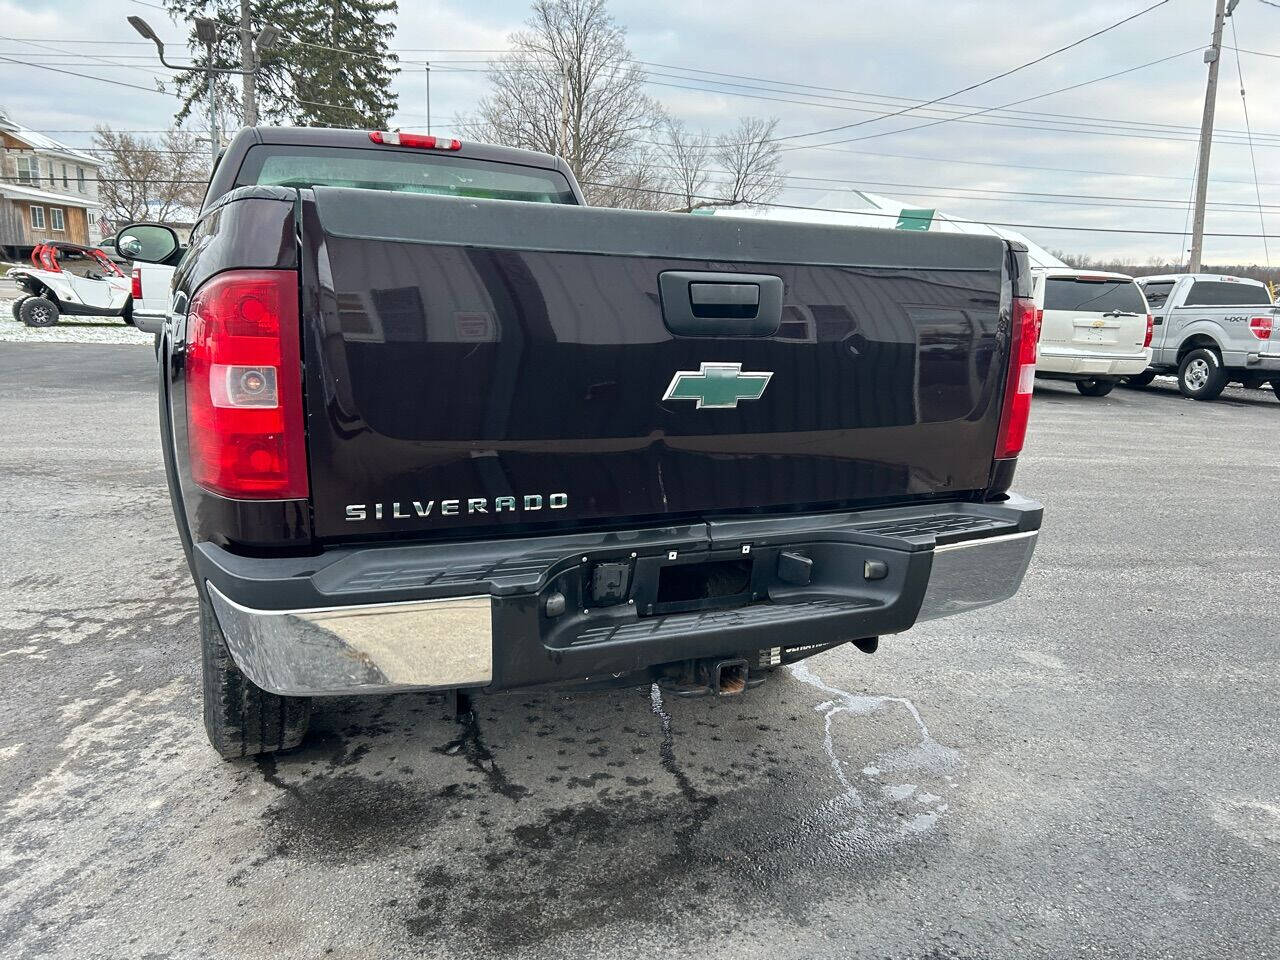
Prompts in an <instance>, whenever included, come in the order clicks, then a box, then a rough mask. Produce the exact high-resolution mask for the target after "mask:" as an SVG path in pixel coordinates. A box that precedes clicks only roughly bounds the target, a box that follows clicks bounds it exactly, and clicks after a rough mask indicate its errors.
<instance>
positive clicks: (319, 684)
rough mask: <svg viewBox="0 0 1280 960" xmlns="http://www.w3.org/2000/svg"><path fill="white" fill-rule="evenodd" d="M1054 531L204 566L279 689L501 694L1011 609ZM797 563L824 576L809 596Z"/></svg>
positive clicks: (922, 526) (1020, 518) (237, 649)
mask: <svg viewBox="0 0 1280 960" xmlns="http://www.w3.org/2000/svg"><path fill="white" fill-rule="evenodd" d="M1040 517H1041V508H1040V506H1039V504H1036V503H1034V502H1032V501H1029V500H1025V499H1022V498H1019V497H1011V498H1010V500H1008V501H1007V502H1005V503H1000V504H937V505H931V506H928V507H907V508H890V509H885V510H872V511H863V512H859V513H845V514H825V515H808V516H795V517H785V518H750V519H741V520H725V521H715V522H709V523H702V524H693V525H689V526H681V527H665V528H653V529H646V530H634V531H624V532H612V533H605V534H593V535H570V536H558V537H539V538H530V539H525V540H509V541H491V542H487V543H471V544H435V545H430V546H408V547H406V546H390V547H377V548H366V549H355V550H340V551H331V552H329V553H326V554H325V555H323V556H321V557H319V558H316V557H306V558H286V559H272V560H267V559H261V558H249V557H240V556H236V555H234V554H230V553H228V552H227V551H225V550H222V549H221V548H219V547H216V546H214V545H212V544H208V543H204V544H198V545H197V547H196V551H195V559H196V568H197V574H198V576H199V578H200V580H201V583H202V584H203V586H204V589H205V592H206V594H207V596H208V598H209V601H210V603H211V605H212V607H213V610H214V613H215V615H216V616H217V619H218V623H219V625H220V626H221V627H222V630H223V633H224V635H225V636H226V640H227V645H228V647H229V649H230V651H231V654H232V656H233V657H234V658H235V660H236V663H237V664H238V665H239V666H240V668H241V670H243V671H244V673H245V674H246V675H247V676H248V677H249V678H250V679H251V680H252V681H253V682H254V683H256V684H258V685H259V686H260V687H263V688H264V689H267V690H270V691H272V692H274V693H279V694H284V695H290V696H311V695H326V694H329V695H341V694H358V693H383V692H391V691H397V690H432V689H453V688H463V687H470V688H485V689H487V690H490V691H496V690H503V689H514V688H519V687H528V686H540V685H548V684H550V685H570V684H581V683H592V682H602V681H607V680H609V679H611V678H618V677H631V678H633V679H635V680H636V681H637V682H639V681H643V680H645V679H647V678H648V675H649V674H650V673H652V671H654V670H655V669H657V668H658V667H660V666H661V665H663V664H669V663H674V662H679V661H683V660H691V659H702V658H708V657H722V656H730V655H735V656H741V655H759V656H760V658H762V659H763V658H767V657H768V656H770V655H772V656H774V657H775V658H777V657H779V656H782V657H785V655H786V654H787V652H788V651H795V650H798V649H800V648H804V647H812V646H818V645H828V644H833V643H839V642H842V641H847V640H855V639H861V638H865V637H872V636H880V635H884V634H890V633H898V632H901V631H903V630H907V629H909V628H910V627H911V626H912V625H913V624H915V623H916V622H918V621H923V620H931V619H935V618H938V617H946V616H952V615H955V614H959V613H964V612H966V611H969V610H974V609H978V608H980V607H984V606H987V605H990V604H993V603H998V602H1000V601H1001V600H1005V599H1007V598H1009V597H1011V596H1012V595H1013V594H1014V593H1015V592H1016V591H1017V589H1018V587H1019V586H1020V584H1021V583H1022V578H1023V575H1024V574H1025V572H1026V569H1027V566H1028V564H1029V563H1030V561H1031V556H1032V553H1033V551H1034V549H1035V544H1036V539H1037V536H1038V531H1039V527H1040ZM783 554H787V555H788V556H789V557H792V558H793V557H795V556H800V557H803V558H805V559H806V560H808V561H810V562H811V567H810V568H809V575H808V579H809V582H808V583H798V582H796V580H797V578H796V576H795V573H794V560H786V561H784V560H783V559H782V555H783ZM747 558H749V559H750V565H749V573H748V574H747V576H748V577H749V583H748V585H747V587H746V588H745V590H744V592H743V593H741V594H739V595H737V597H736V599H735V600H734V601H733V604H732V605H730V606H725V607H721V608H702V609H699V608H696V604H695V605H694V608H690V606H691V605H690V604H689V603H675V604H671V603H667V604H665V606H664V603H663V599H662V595H661V594H660V593H658V592H657V589H658V583H659V581H660V579H661V576H662V571H663V570H664V569H669V568H672V567H679V566H681V565H683V564H690V563H698V564H701V563H708V562H716V561H726V562H731V561H737V562H739V563H740V564H741V565H742V566H747V564H746V559H747ZM602 563H609V564H620V565H622V566H623V567H624V568H625V569H626V570H627V571H628V583H629V586H628V589H627V591H626V593H625V594H624V598H625V599H623V598H620V599H619V600H618V601H617V602H613V603H608V604H605V605H601V604H600V603H599V602H597V600H596V599H594V598H593V596H592V592H591V591H592V584H593V579H594V578H593V574H594V571H595V570H596V568H597V566H598V565H599V564H602ZM880 564H883V567H882V570H883V575H877V574H878V573H879V571H877V570H876V567H877V566H879V565H880ZM784 571H785V573H786V574H787V575H786V576H784V575H783V573H784ZM868 574H871V576H870V578H868ZM556 595H559V596H562V597H564V600H565V602H564V612H563V613H560V614H558V615H554V613H555V603H554V597H555V596H556ZM549 600H552V601H553V603H552V610H551V614H552V615H549V613H548V601H549ZM668 608H669V609H668ZM752 662H759V661H758V660H753V661H752ZM772 662H777V660H776V659H774V660H773V661H772Z"/></svg>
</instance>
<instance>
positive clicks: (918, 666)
mask: <svg viewBox="0 0 1280 960" xmlns="http://www.w3.org/2000/svg"><path fill="white" fill-rule="evenodd" d="M152 362H153V361H152V356H151V351H150V350H149V349H147V348H146V347H144V346H103V345H71V344H52V345H43V344H17V343H6V344H2V345H0V404H2V405H3V410H4V412H5V416H3V417H2V418H0V491H2V497H0V532H2V534H0V539H2V541H3V545H4V547H3V552H2V554H0V676H2V677H3V678H4V682H3V684H0V717H2V718H3V728H2V729H3V738H2V739H0V783H2V784H3V812H2V813H0V944H5V945H6V946H5V947H4V948H3V949H2V950H0V953H3V954H4V955H5V956H7V957H77V958H79V957H111V958H123V957H139V958H142V957H148V958H160V957H174V958H179V957H180V958H190V957H205V956H210V957H249V958H257V957H262V958H277V957H307V958H314V957H321V956H324V957H335V958H345V957H392V956H396V957H401V956H426V957H450V958H467V957H486V958H492V957H502V958H506V957H564V956H573V957H582V958H587V957H641V956H643V957H669V956H675V957H685V956H690V957H692V956H696V957H699V958H706V957H734V958H755V957H767V958H770V960H779V958H792V957H796V958H799V957H858V958H864V957H865V958H903V960H906V958H921V960H923V958H943V957H958V958H1004V957H1024V956H1025V957H1077V956H1116V957H1133V956H1141V957H1170V958H1184V957H1231V958H1241V957H1274V956H1276V955H1277V954H1278V953H1280V913H1278V911H1277V907H1276V904H1277V902H1278V898H1280V743H1278V737H1280V707H1278V705H1277V702H1278V700H1277V693H1278V692H1280V683H1278V681H1280V654H1278V653H1277V635H1278V634H1280V629H1278V628H1277V611H1280V558H1278V556H1277V537H1276V530H1277V529H1280V499H1278V498H1277V497H1276V496H1275V492H1274V491H1275V485H1276V465H1277V463H1280V402H1277V401H1276V399H1275V397H1274V396H1273V395H1272V394H1271V392H1270V391H1248V392H1245V391H1238V390H1231V391H1229V394H1228V395H1227V397H1226V398H1225V399H1224V400H1222V401H1220V402H1217V403H1210V404H1203V403H1196V402H1194V401H1186V400H1182V399H1181V398H1180V397H1179V396H1178V395H1177V393H1176V390H1175V389H1172V388H1171V387H1169V386H1166V385H1162V384H1160V383H1159V382H1158V383H1157V384H1156V385H1155V386H1153V387H1152V388H1150V389H1148V390H1146V391H1129V390H1117V391H1115V392H1114V393H1113V394H1111V395H1110V396H1109V397H1107V398H1104V399H1100V400H1093V399H1087V398H1083V397H1080V396H1079V395H1078V394H1077V393H1076V391H1075V390H1074V389H1073V388H1072V387H1071V386H1070V385H1069V384H1068V385H1049V386H1045V387H1043V388H1041V389H1038V390H1037V396H1036V401H1035V408H1034V414H1033V423H1032V429H1031V435H1030V437H1031V438H1030V441H1029V445H1028V450H1027V452H1026V454H1025V455H1024V457H1023V461H1022V463H1021V465H1020V467H1019V476H1018V482H1017V484H1016V488H1017V489H1018V490H1019V491H1020V492H1022V493H1024V494H1026V495H1029V496H1033V497H1036V498H1038V499H1040V500H1042V501H1043V502H1044V504H1045V506H1046V514H1045V526H1044V531H1043V534H1042V536H1041V540H1040V546H1039V550H1038V553H1037V557H1036V560H1035V563H1034V565H1033V567H1032V570H1031V572H1030V573H1029V575H1028V579H1027V582H1026V584H1025V585H1024V588H1023V590H1022V592H1021V593H1020V594H1019V595H1018V596H1017V597H1016V598H1015V599H1014V600H1012V601H1010V602H1008V603H1006V604H1004V605H1001V606H999V607H995V608H991V609H989V610H985V611H979V612H977V613H974V614H970V615H967V616H965V617H960V618H955V619H951V620H944V621H937V622H934V623H932V624H929V625H927V626H925V627H921V628H919V629H917V630H915V631H913V632H911V633H909V634H905V635H901V636H897V637H892V638H888V639H887V640H886V641H885V642H884V643H882V645H881V649H880V652H879V653H877V654H875V655H874V656H866V655H864V654H861V653H859V652H857V651H856V650H854V649H853V648H842V649H840V650H837V651H833V652H830V653H828V654H825V655H823V656H820V657H817V658H815V659H813V660H810V661H807V662H806V663H805V664H804V665H802V667H801V668H797V669H794V670H792V671H787V672H781V673H780V674H779V675H778V676H777V677H776V679H775V681H774V682H771V683H769V684H766V685H765V686H764V687H763V688H761V689H759V690H757V691H752V692H750V693H748V694H746V695H744V696H741V697H738V698H734V699H729V700H722V701H710V700H701V701H697V700H695V701H677V702H663V701H662V700H661V698H659V697H656V696H654V695H653V694H652V693H651V691H650V690H648V689H642V690H634V691H627V692H621V693H613V694H593V695H576V696H566V695H564V694H554V695H552V694H548V695H537V696H528V695H526V696H509V697H503V698H493V699H488V700H481V701H480V702H479V704H478V709H477V712H476V717H475V721H474V722H473V723H471V724H467V725H459V724H455V723H453V722H452V721H448V720H445V719H443V718H442V716H441V709H440V707H439V706H437V705H436V704H434V703H433V702H432V701H431V699H430V698H428V697H424V696H411V695H403V696H396V697H384V698H372V699H364V700H326V701H321V702H319V703H318V708H317V711H316V713H315V715H314V719H313V724H312V733H311V735H310V737H309V738H308V740H307V742H306V744H305V745H304V746H303V748H302V749H300V750H298V751H296V752H294V753H291V754H287V755H281V756H280V757H278V758H276V759H274V760H271V759H268V760H261V761H258V762H252V761H247V762H236V763H224V762H222V761H220V760H219V759H218V758H217V756H216V755H215V754H214V752H213V750H212V749H210V748H209V746H208V745H207V743H206V742H205V738H204V733H203V729H202V727H201V720H200V702H199V681H198V647H197V643H198V639H197V627H196V609H195V602H194V594H193V591H192V588H191V586H190V584H189V582H188V578H187V573H186V570H185V568H184V566H183V562H182V559H181V551H180V548H179V545H178V541H177V537H176V535H175V532H174V529H173V523H172V518H171V516H170V514H169V506H168V501H167V495H166V491H165V486H164V477H163V473H162V470H161V466H160V456H159V451H158V440H157V429H156V417H157V414H156V407H155V402H154V386H153V378H154V372H153V368H152ZM806 668H807V669H806Z"/></svg>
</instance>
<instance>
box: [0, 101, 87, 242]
mask: <svg viewBox="0 0 1280 960" xmlns="http://www.w3.org/2000/svg"><path fill="white" fill-rule="evenodd" d="M101 166H102V161H101V160H99V159H97V158H96V157H93V156H90V155H89V154H87V153H83V152H81V151H80V150H77V149H75V148H74V147H69V146H67V145H66V144H65V143H60V142H59V141H57V140H54V139H53V138H52V137H49V136H46V135H45V134H42V133H37V132H36V131H34V130H30V129H28V128H27V127H24V126H23V125H22V124H20V123H18V122H16V121H14V120H12V119H10V118H9V117H7V116H5V115H3V114H0V255H6V254H7V255H8V256H10V257H13V258H24V257H25V256H26V255H27V254H28V253H30V252H31V248H32V247H34V246H35V245H36V244H37V243H41V242H63V243H79V244H85V245H92V244H97V243H100V242H101V240H102V234H101V230H100V227H99V209H100V206H101V205H100V204H99V203H98V170H99V168H100V167H101Z"/></svg>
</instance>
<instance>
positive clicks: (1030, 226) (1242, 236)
mask: <svg viewBox="0 0 1280 960" xmlns="http://www.w3.org/2000/svg"><path fill="white" fill-rule="evenodd" d="M582 183H583V185H585V186H591V187H609V188H611V189H621V190H630V191H632V192H637V193H648V194H652V195H654V196H663V197H676V198H678V199H684V198H685V197H686V196H692V197H693V198H694V199H695V200H721V199H723V198H721V197H714V196H710V195H706V194H691V195H686V194H684V193H681V192H677V191H674V190H657V189H654V188H651V187H632V186H626V185H623V184H617V183H601V182H599V181H594V180H584V181H582ZM768 206H770V207H778V208H780V209H783V210H816V211H819V212H823V213H844V214H853V215H855V216H860V217H894V218H897V217H899V216H900V214H898V213H880V212H876V211H871V210H844V209H841V208H839V207H807V206H803V205H801V204H795V203H770V204H768ZM948 219H949V220H950V222H954V223H962V224H963V223H972V224H973V225H974V226H979V227H981V226H989V227H1011V228H1014V229H1018V230H1066V231H1071V232H1075V233H1130V234H1140V235H1148V234H1149V235H1152V236H1170V237H1176V236H1179V233H1178V231H1177V230H1147V229H1129V228H1127V227H1073V226H1066V225H1065V224H1049V223H1007V222H1002V221H998V220H981V221H978V220H957V219H955V218H948ZM1205 236H1206V237H1231V238H1235V239H1239V240H1257V239H1259V238H1260V237H1261V236H1262V235H1261V234H1256V233H1206V234H1205ZM1273 239H1280V236H1273Z"/></svg>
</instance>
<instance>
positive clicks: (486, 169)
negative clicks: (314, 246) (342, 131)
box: [236, 145, 577, 203]
mask: <svg viewBox="0 0 1280 960" xmlns="http://www.w3.org/2000/svg"><path fill="white" fill-rule="evenodd" d="M247 184H271V185H274V186H280V187H312V186H316V185H319V186H328V187H360V188H362V189H365V190H391V191H395V192H398V193H429V194H437V195H442V196H451V197H477V198H481V199H488V200H528V201H532V202H535V203H576V202H577V200H576V199H575V198H574V195H573V191H572V190H571V189H570V187H569V181H568V180H566V179H565V177H564V176H562V175H561V174H560V173H557V172H556V171H554V170H540V169H538V168H537V167H525V166H521V165H519V164H514V163H493V162H487V161H479V160H470V159H466V158H464V157H456V156H448V155H443V154H438V153H432V152H427V151H422V150H386V149H376V150H366V149H361V148H358V147H300V146H286V145H262V146H256V147H252V148H251V149H250V150H249V152H248V153H247V154H246V155H245V159H244V163H243V164H241V166H240V172H239V173H238V174H237V175H236V186H245V185H247Z"/></svg>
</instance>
